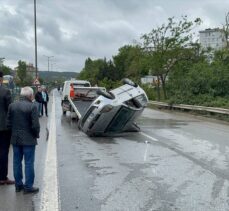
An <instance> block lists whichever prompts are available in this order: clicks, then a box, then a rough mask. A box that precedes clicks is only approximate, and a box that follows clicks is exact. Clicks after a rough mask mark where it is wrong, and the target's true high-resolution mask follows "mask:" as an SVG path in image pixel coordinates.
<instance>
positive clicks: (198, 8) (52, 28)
mask: <svg viewBox="0 0 229 211" xmlns="http://www.w3.org/2000/svg"><path fill="white" fill-rule="evenodd" d="M0 1H1V4H0V57H5V58H6V60H5V62H6V64H9V65H11V66H13V65H15V64H16V63H17V61H18V60H19V59H23V60H25V61H27V62H33V61H34V31H33V30H34V29H33V1H28V0H4V1H3V0H0ZM12 2H13V3H12ZM228 8H229V1H225V0H218V1H215V0H202V1H197V0H193V1H184V0H172V1H171V0H163V1H161V0H142V1H139V0H125V1H123V0H93V1H92V0H77V1H76V0H68V1H66V0H53V1H47V0H39V1H37V27H38V67H39V69H40V70H47V59H46V58H45V57H44V56H43V55H51V56H54V58H53V62H55V63H56V64H55V65H53V67H55V68H56V69H57V70H58V71H61V70H62V71H78V72H79V71H80V70H81V69H82V68H83V65H84V61H85V59H86V58H87V57H92V58H103V57H107V58H111V57H112V55H115V54H117V52H118V49H119V48H120V47H122V46H123V45H124V44H130V43H132V41H133V40H135V39H136V40H138V39H139V37H140V36H141V35H142V34H144V33H148V32H150V31H151V30H152V28H154V27H156V26H160V25H161V24H162V23H165V22H166V20H167V18H168V17H172V16H176V17H178V18H179V17H180V16H181V15H186V14H187V15H188V17H190V18H191V19H194V18H196V17H200V18H201V19H202V20H203V25H202V28H201V29H203V28H207V27H217V26H218V27H220V26H221V25H222V23H223V22H224V17H225V14H226V12H227V10H228Z"/></svg>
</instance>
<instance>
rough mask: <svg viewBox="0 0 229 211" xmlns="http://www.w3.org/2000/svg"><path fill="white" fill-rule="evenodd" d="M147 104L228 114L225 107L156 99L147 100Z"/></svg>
mask: <svg viewBox="0 0 229 211" xmlns="http://www.w3.org/2000/svg"><path fill="white" fill-rule="evenodd" d="M149 104H151V105H155V106H160V107H167V108H170V109H173V108H177V109H185V110H192V111H206V112H210V113H217V114H226V115H229V109H225V108H216V107H205V106H196V105H185V104H172V105H171V104H168V103H164V102H158V101H149Z"/></svg>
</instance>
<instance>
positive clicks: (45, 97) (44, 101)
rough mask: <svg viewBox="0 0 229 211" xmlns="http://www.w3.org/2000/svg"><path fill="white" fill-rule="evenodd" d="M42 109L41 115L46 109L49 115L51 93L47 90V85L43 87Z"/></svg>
mask: <svg viewBox="0 0 229 211" xmlns="http://www.w3.org/2000/svg"><path fill="white" fill-rule="evenodd" d="M41 93H42V109H41V115H42V116H43V113H44V110H45V115H46V116H48V102H49V95H48V92H47V90H46V87H45V86H44V87H42V92H41Z"/></svg>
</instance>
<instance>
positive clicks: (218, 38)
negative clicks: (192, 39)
mask: <svg viewBox="0 0 229 211" xmlns="http://www.w3.org/2000/svg"><path fill="white" fill-rule="evenodd" d="M199 35H200V44H201V46H202V47H203V48H204V49H207V48H212V49H215V50H220V49H222V48H225V47H226V45H227V42H226V38H225V34H224V31H223V30H222V29H219V28H214V29H205V30H203V31H200V32H199Z"/></svg>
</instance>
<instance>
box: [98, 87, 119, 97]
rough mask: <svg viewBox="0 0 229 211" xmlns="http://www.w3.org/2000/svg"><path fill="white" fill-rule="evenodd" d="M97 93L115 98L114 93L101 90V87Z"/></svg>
mask: <svg viewBox="0 0 229 211" xmlns="http://www.w3.org/2000/svg"><path fill="white" fill-rule="evenodd" d="M97 94H98V95H102V96H103V97H106V98H108V99H115V96H114V95H113V94H111V93H110V92H106V91H104V90H101V89H99V90H98V91H97Z"/></svg>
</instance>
